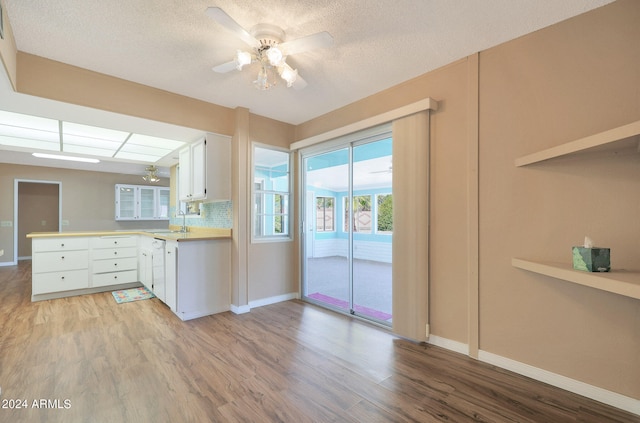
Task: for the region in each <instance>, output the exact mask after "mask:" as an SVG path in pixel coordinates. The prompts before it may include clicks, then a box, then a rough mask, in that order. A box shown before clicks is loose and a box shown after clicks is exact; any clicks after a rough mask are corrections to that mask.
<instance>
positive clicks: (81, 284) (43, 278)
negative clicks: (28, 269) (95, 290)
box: [31, 269, 89, 295]
mask: <svg viewBox="0 0 640 423" xmlns="http://www.w3.org/2000/svg"><path fill="white" fill-rule="evenodd" d="M88 287H89V271H88V270H87V269H83V270H68V271H63V272H50V273H38V274H35V275H33V276H32V278H31V292H32V295H38V294H48V293H50V292H60V291H71V290H74V289H83V288H88Z"/></svg>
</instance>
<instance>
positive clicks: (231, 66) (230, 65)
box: [212, 60, 238, 73]
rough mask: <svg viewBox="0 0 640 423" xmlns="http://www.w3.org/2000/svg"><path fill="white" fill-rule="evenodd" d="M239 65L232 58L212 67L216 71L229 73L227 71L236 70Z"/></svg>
mask: <svg viewBox="0 0 640 423" xmlns="http://www.w3.org/2000/svg"><path fill="white" fill-rule="evenodd" d="M237 67H238V65H237V63H236V61H235V60H232V61H230V62H227V63H222V64H220V65H218V66H214V67H213V68H212V70H213V71H214V72H218V73H227V72H231V71H232V70H235V69H236V68H237Z"/></svg>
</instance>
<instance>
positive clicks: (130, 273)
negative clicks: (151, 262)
mask: <svg viewBox="0 0 640 423" xmlns="http://www.w3.org/2000/svg"><path fill="white" fill-rule="evenodd" d="M137 281H138V271H136V270H127V271H125V272H112V273H101V274H99V275H93V277H92V278H91V286H93V287H96V286H109V285H118V284H121V283H130V282H137Z"/></svg>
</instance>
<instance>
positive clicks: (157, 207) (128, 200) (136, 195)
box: [115, 184, 169, 220]
mask: <svg viewBox="0 0 640 423" xmlns="http://www.w3.org/2000/svg"><path fill="white" fill-rule="evenodd" d="M115 191H116V192H115V194H116V195H115V215H116V220H168V219H169V187H151V186H147V185H123V184H117V185H116V189H115Z"/></svg>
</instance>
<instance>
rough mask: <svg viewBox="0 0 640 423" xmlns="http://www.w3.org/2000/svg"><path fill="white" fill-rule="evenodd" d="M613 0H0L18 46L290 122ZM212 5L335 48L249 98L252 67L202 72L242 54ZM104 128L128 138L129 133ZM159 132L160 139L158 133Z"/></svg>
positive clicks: (249, 22) (299, 57)
mask: <svg viewBox="0 0 640 423" xmlns="http://www.w3.org/2000/svg"><path fill="white" fill-rule="evenodd" d="M612 1H613V0H561V1H558V0H483V1H480V0H475V1H470V0H393V1H391V0H378V1H374V0H340V1H336V0H298V1H291V0H263V1H259V2H256V1H254V0H137V1H131V0H110V1H104V0H51V1H47V2H41V1H35V0H4V3H5V7H6V12H7V14H8V17H9V21H10V23H11V25H12V28H13V31H14V35H15V38H16V44H17V48H18V50H21V51H24V52H27V53H31V54H35V55H38V56H42V57H45V58H49V59H52V60H56V61H60V62H64V63H68V64H71V65H74V66H79V67H82V68H86V69H90V70H93V71H96V72H101V73H104V74H108V75H112V76H115V77H119V78H123V79H127V80H130V81H134V82H138V83H141V84H144V85H148V86H152V87H156V88H160V89H163V90H166V91H170V92H173V93H177V94H181V95H185V96H188V97H193V98H197V99H200V100H204V101H207V102H211V103H215V104H219V105H222V106H227V107H231V108H235V107H238V106H241V107H247V108H249V110H250V111H251V112H252V113H256V114H259V115H262V116H266V117H270V118H273V119H277V120H280V121H283V122H288V123H291V124H300V123H302V122H305V121H307V120H309V119H312V118H314V117H317V116H320V115H322V114H325V113H327V112H329V111H332V110H335V109H337V108H339V107H342V106H345V105H347V104H349V103H352V102H354V101H357V100H359V99H362V98H364V97H367V96H369V95H372V94H374V93H376V92H379V91H382V90H384V89H386V88H389V87H391V86H394V85H397V84H399V83H401V82H404V81H406V80H408V79H411V78H414V77H416V76H419V75H422V74H424V73H426V72H428V71H430V70H433V69H436V68H439V67H441V66H444V65H446V64H449V63H451V62H453V61H455V60H457V59H460V58H463V57H465V56H467V55H469V54H473V53H475V52H477V51H481V50H485V49H487V48H490V47H492V46H495V45H498V44H500V43H503V42H505V41H508V40H511V39H514V38H517V37H519V36H522V35H524V34H527V33H530V32H533V31H536V30H538V29H541V28H543V27H546V26H549V25H551V24H553V23H556V22H559V21H562V20H565V19H568V18H570V17H572V16H575V15H578V14H581V13H584V12H586V11H588V10H591V9H594V8H596V7H599V6H602V5H605V4H607V3H610V2H612ZM210 6H217V7H220V8H222V9H223V10H224V11H226V12H227V14H229V15H230V16H231V17H232V18H233V19H234V20H235V21H236V22H237V23H239V24H240V25H241V26H243V27H244V28H246V29H247V30H249V29H250V28H251V27H253V26H254V25H256V24H259V23H267V24H275V25H278V26H280V27H281V28H282V29H283V30H284V31H285V33H286V37H285V41H286V40H292V39H296V38H300V37H303V36H306V35H310V34H313V33H317V32H320V31H328V32H329V33H330V34H331V35H332V36H333V39H334V45H333V46H332V47H330V48H324V49H318V50H314V51H310V52H304V53H299V54H296V55H293V56H291V57H290V58H288V60H287V62H288V63H289V64H290V65H291V66H292V67H294V68H297V69H298V71H299V73H300V75H301V76H302V77H303V78H304V79H305V80H306V81H307V83H308V86H307V87H306V88H304V89H303V90H294V89H291V88H289V89H288V88H286V85H285V84H279V85H278V86H276V87H275V88H273V89H271V90H269V91H259V90H256V89H255V88H254V87H253V86H252V84H251V81H253V79H255V76H256V74H257V69H256V68H255V67H253V66H247V67H245V68H244V69H243V70H242V71H241V72H239V71H235V70H234V71H232V72H230V73H227V74H218V73H215V72H213V71H212V70H211V68H212V67H213V66H215V65H218V64H221V63H224V62H228V61H230V60H232V59H233V55H234V53H235V51H236V50H237V49H245V50H246V49H247V46H246V44H245V43H244V42H243V41H241V40H239V39H238V38H236V37H235V36H234V35H232V34H231V33H230V32H229V31H228V30H227V29H225V28H223V27H222V26H221V25H219V24H218V23H217V22H215V21H214V20H213V19H211V18H210V17H208V16H207V15H206V14H205V10H206V8H207V7H210ZM254 66H255V65H254ZM4 106H5V107H10V106H7V105H6V104H5V105H4ZM0 107H3V104H2V102H0ZM5 110H11V109H5ZM55 118H59V119H62V117H59V116H55ZM111 118H113V114H111ZM68 120H70V121H74V120H72V119H68ZM94 120H100V118H99V117H95V119H94ZM131 120H132V119H131V118H129V121H130V122H131ZM75 121H76V122H78V123H85V124H92V123H91V122H86V121H78V119H76V120H75ZM147 123H149V124H151V123H150V122H147ZM93 124H96V122H94V123H93ZM118 125H121V124H118ZM106 127H109V126H106ZM114 129H122V130H130V131H132V132H135V130H134V129H130V128H122V127H117V128H114ZM140 132H141V133H144V131H140ZM178 132H179V131H178ZM148 135H154V134H148ZM190 135H191V136H193V135H194V134H190ZM158 136H165V137H166V133H165V134H164V135H158Z"/></svg>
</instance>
